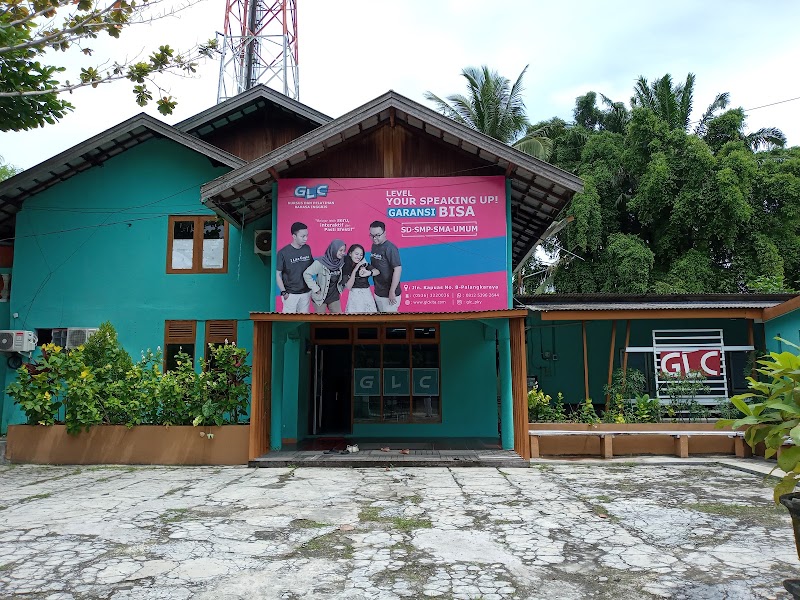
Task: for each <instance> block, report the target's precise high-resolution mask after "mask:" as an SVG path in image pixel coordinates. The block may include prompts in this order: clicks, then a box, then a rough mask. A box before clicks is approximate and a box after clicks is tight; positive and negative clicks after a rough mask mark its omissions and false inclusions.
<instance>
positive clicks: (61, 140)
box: [0, 0, 800, 168]
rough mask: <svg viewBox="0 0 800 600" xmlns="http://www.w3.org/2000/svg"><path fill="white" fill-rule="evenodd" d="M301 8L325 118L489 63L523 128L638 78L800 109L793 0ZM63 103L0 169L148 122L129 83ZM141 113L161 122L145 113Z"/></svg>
mask: <svg viewBox="0 0 800 600" xmlns="http://www.w3.org/2000/svg"><path fill="white" fill-rule="evenodd" d="M298 7H299V8H298V10H299V19H298V22H299V44H300V51H299V54H300V61H299V62H300V100H301V102H303V103H304V104H307V105H309V106H311V107H312V108H315V109H317V110H319V111H321V112H323V113H326V114H328V115H330V116H332V117H337V116H340V115H342V114H344V113H345V112H348V111H350V110H352V109H353V108H355V107H357V106H359V105H361V104H363V103H365V102H368V101H369V100H371V99H373V98H375V97H376V96H378V95H380V94H382V93H384V92H386V91H387V90H389V89H393V90H395V91H397V92H399V93H401V94H404V95H405V96H408V97H409V98H411V99H413V100H416V101H419V102H422V103H425V101H424V99H423V93H424V92H425V91H426V90H431V91H433V92H435V93H437V94H439V95H440V96H445V95H448V94H450V93H453V92H460V91H463V90H464V87H465V86H464V79H463V78H462V77H461V76H460V72H461V69H462V68H463V67H465V66H480V65H484V64H485V65H488V66H489V67H491V68H493V69H495V70H497V71H499V72H500V73H501V74H503V75H505V76H506V77H508V78H509V79H511V80H514V79H515V78H516V77H517V75H518V74H519V73H520V71H521V70H522V69H523V68H524V67H525V65H530V67H529V68H528V73H527V75H526V77H525V80H524V82H525V92H524V98H525V104H526V107H527V110H528V115H529V117H530V118H531V120H532V121H537V120H540V119H546V118H549V117H553V116H558V117H561V118H563V119H565V120H568V121H569V120H570V119H571V117H572V108H573V106H574V101H575V97H576V96H578V95H581V94H584V93H586V92H587V91H589V90H593V91H596V92H602V93H604V94H606V95H607V96H609V97H611V98H612V99H614V100H622V101H625V102H626V104H627V103H628V101H629V99H630V96H631V91H632V89H633V85H634V82H635V80H636V79H637V77H638V76H639V75H644V76H645V77H646V78H647V79H649V80H652V79H654V78H656V77H660V76H661V75H663V74H665V73H671V74H672V76H673V79H674V80H676V81H683V80H685V78H686V74H687V73H688V72H693V73H695V74H696V76H697V82H696V89H695V96H694V97H695V103H694V109H695V117H699V115H700V114H701V113H702V112H703V111H704V110H705V108H706V107H707V105H708V104H709V103H710V102H711V101H712V100H713V98H714V96H715V94H717V93H719V92H724V91H727V92H730V94H731V101H732V105H733V106H741V107H743V108H745V109H752V108H756V107H760V106H763V105H766V104H771V103H775V102H780V101H784V100H788V99H791V98H797V97H800V81H798V69H797V65H800V42H799V41H798V38H797V31H798V27H799V26H800V2H796V1H794V0H762V1H760V2H757V1H755V0H753V1H747V0H725V1H723V0H713V1H706V2H697V1H696V0H672V1H671V2H642V1H641V0H635V1H629V2H613V1H611V2H597V1H596V0H581V1H578V0H561V1H559V2H552V1H542V0H537V1H535V2H534V1H526V0H506V1H505V2H487V1H486V0H481V1H478V0H424V1H423V0H393V1H388V0H339V1H336V2H334V1H332V0H298ZM224 11H225V1H224V0H202V1H201V2H200V3H199V4H197V5H196V6H193V7H192V8H190V9H188V10H186V11H183V12H182V13H181V14H180V17H179V18H175V17H173V18H170V19H167V20H163V21H161V22H160V23H158V24H154V25H149V26H146V27H138V28H132V29H130V30H129V31H127V32H126V34H125V35H124V38H123V40H121V41H112V40H98V41H97V42H96V43H93V44H91V46H92V47H93V48H94V49H95V55H94V56H95V58H97V57H100V58H104V57H106V56H108V57H110V58H115V59H122V58H124V57H125V56H126V55H127V56H133V55H135V54H137V53H138V52H141V51H142V50H143V49H149V48H152V47H154V46H157V45H158V44H162V43H169V44H170V45H172V46H173V47H176V48H183V47H188V46H191V45H192V44H194V43H195V42H197V41H203V40H206V39H208V38H212V37H214V35H215V32H217V31H221V30H222V24H223V18H224ZM58 59H59V60H62V61H69V57H68V56H65V55H60V56H59V57H58ZM64 64H66V65H68V64H70V63H69V62H65V63H64ZM83 64H87V63H83ZM198 73H199V76H198V77H196V78H194V79H178V78H171V79H169V80H167V81H166V84H167V86H168V87H169V91H170V93H171V94H172V95H173V96H175V97H176V98H177V100H178V107H177V109H176V111H175V113H174V114H173V115H171V116H169V117H166V118H163V120H165V121H166V122H167V123H170V124H174V123H177V122H178V121H181V120H183V119H185V118H187V117H190V116H192V115H194V114H196V113H198V112H200V111H201V110H204V109H206V108H209V107H211V106H213V105H214V103H215V102H216V95H217V81H218V76H219V64H218V62H217V61H207V62H206V63H205V64H203V65H202V66H201V68H200V70H199V71H198ZM66 77H67V76H65V78H66ZM74 79H75V77H74V75H73V80H74ZM70 100H71V101H72V103H73V104H74V105H75V106H76V109H75V111H74V112H72V113H70V114H69V115H68V116H67V117H65V118H64V119H62V120H61V121H60V122H59V123H57V124H56V125H48V126H47V127H45V128H44V129H36V130H32V131H27V132H15V133H0V156H2V157H3V158H4V159H5V161H6V162H9V163H11V164H13V165H16V166H18V167H22V168H29V167H32V166H34V165H36V164H38V163H40V162H42V161H44V160H46V159H48V158H50V157H51V156H54V155H56V154H58V153H59V152H61V151H63V150H66V149H68V148H70V147H71V146H73V145H75V144H78V143H79V142H81V141H83V140H85V139H87V138H89V137H91V136H93V135H95V134H97V133H100V132H102V131H104V130H105V129H107V128H109V127H112V126H113V125H116V124H117V123H119V122H121V121H124V120H125V119H128V118H129V117H131V116H133V115H135V114H137V113H139V112H141V111H142V110H143V109H141V108H139V107H138V106H137V105H136V104H135V102H134V101H133V99H132V93H131V92H130V85H129V84H128V82H118V83H114V84H109V85H106V86H101V87H99V88H97V89H87V90H81V91H78V92H75V93H74V94H72V96H71V97H70ZM144 110H145V111H146V112H148V113H150V114H153V115H155V116H158V113H157V111H156V109H155V105H154V104H151V105H150V106H148V107H147V108H146V109H144ZM798 111H800V100H794V101H791V102H784V103H782V104H777V105H775V106H770V107H767V108H760V109H757V110H752V111H750V112H748V121H747V127H748V129H750V130H755V129H758V128H760V127H766V126H776V127H779V128H780V129H782V130H783V132H784V133H785V134H786V136H787V137H788V140H789V144H790V145H797V144H800V120H799V119H798V118H797V115H798ZM160 118H161V117H160Z"/></svg>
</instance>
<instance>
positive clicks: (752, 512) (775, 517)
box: [683, 502, 788, 522]
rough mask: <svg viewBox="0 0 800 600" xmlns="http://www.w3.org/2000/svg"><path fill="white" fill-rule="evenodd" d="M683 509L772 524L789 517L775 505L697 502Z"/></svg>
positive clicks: (784, 510)
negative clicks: (766, 521) (764, 521)
mask: <svg viewBox="0 0 800 600" xmlns="http://www.w3.org/2000/svg"><path fill="white" fill-rule="evenodd" d="M683 508H688V509H690V510H696V511H697V512H702V513H706V514H707V515H716V516H720V517H733V518H735V519H755V520H765V519H766V520H769V521H770V522H774V521H784V520H785V519H786V517H787V515H788V513H787V512H786V509H784V508H783V507H782V506H775V505H774V504H769V505H763V504H761V505H752V504H725V503H723V502H695V503H692V504H684V505H683Z"/></svg>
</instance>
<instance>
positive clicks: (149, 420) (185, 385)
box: [7, 323, 250, 433]
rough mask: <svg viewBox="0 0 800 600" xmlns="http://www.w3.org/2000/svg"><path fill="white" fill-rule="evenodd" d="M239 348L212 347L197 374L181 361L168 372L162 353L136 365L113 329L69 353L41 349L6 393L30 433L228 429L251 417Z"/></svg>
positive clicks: (47, 347) (181, 356)
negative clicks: (39, 429)
mask: <svg viewBox="0 0 800 600" xmlns="http://www.w3.org/2000/svg"><path fill="white" fill-rule="evenodd" d="M246 358H247V351H246V350H245V349H244V348H240V347H237V346H236V345H235V344H224V345H217V346H215V345H211V346H210V358H209V360H208V361H205V360H202V361H201V367H202V370H201V371H200V373H196V372H195V369H194V365H193V364H192V359H191V358H190V357H189V356H188V355H186V354H183V353H181V354H178V356H177V361H176V362H177V367H176V368H175V369H174V370H171V371H168V372H166V373H164V372H162V370H161V364H162V356H161V350H160V349H159V350H157V351H156V352H152V351H150V350H147V351H146V352H143V353H142V356H141V359H140V360H139V361H136V362H134V361H133V360H132V359H131V357H130V355H129V354H128V353H127V352H126V351H125V350H124V349H123V348H122V346H121V345H120V343H119V340H118V339H117V333H116V331H115V330H114V327H113V326H112V325H111V324H110V323H103V324H102V325H101V326H100V329H99V331H98V332H97V333H96V334H94V335H93V336H92V337H91V338H89V340H88V341H87V342H86V344H85V345H83V346H81V347H79V348H75V349H73V350H69V351H67V350H65V349H63V348H61V347H59V346H55V345H53V344H45V345H44V346H42V351H41V355H40V356H39V357H38V358H37V359H36V360H35V361H33V362H31V363H27V364H24V365H23V366H22V367H20V368H19V369H18V370H17V380H16V381H15V382H13V383H11V384H10V385H9V386H8V389H7V393H8V395H9V396H10V397H11V398H13V400H14V402H15V403H16V404H17V405H19V407H20V408H21V409H22V410H23V412H24V413H25V415H26V417H27V421H28V424H29V425H53V424H55V423H58V422H63V423H65V424H66V427H67V431H68V432H70V433H78V432H80V431H82V430H84V429H88V428H89V427H91V426H92V425H100V424H108V425H127V426H129V427H132V426H134V425H142V424H148V425H223V424H226V423H238V422H240V421H241V420H242V419H243V418H245V417H246V416H247V407H248V404H249V398H250V386H249V383H248V382H247V380H248V379H249V377H250V367H249V365H247V362H246Z"/></svg>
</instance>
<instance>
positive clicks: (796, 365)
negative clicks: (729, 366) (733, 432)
mask: <svg viewBox="0 0 800 600" xmlns="http://www.w3.org/2000/svg"><path fill="white" fill-rule="evenodd" d="M780 341H781V342H783V343H784V344H786V345H788V346H790V347H792V348H794V350H795V352H789V351H786V352H780V353H778V352H770V353H769V356H765V357H764V358H762V359H761V360H759V361H758V365H759V368H758V369H757V371H758V372H759V373H760V374H761V376H762V377H763V380H762V381H758V380H756V379H754V378H753V377H748V378H747V380H748V384H749V388H750V390H751V391H750V392H748V393H746V394H740V395H739V396H734V397H733V398H731V402H733V404H734V405H735V406H736V408H738V409H739V410H740V411H741V412H742V413H743V415H744V416H743V417H742V418H740V419H737V420H725V421H720V422H719V424H718V427H726V426H731V427H733V428H734V429H738V428H740V427H746V428H747V429H746V431H745V435H744V439H745V441H746V442H747V443H748V444H749V445H750V446H751V447H753V448H754V449H755V447H756V446H757V445H758V444H760V443H763V444H764V446H765V453H764V456H765V458H770V457H772V456H775V455H776V454H778V461H777V464H776V468H779V469H781V470H782V471H783V472H784V475H783V477H782V478H781V479H780V481H779V482H778V483H777V484H776V486H775V503H776V504H777V502H778V499H779V497H780V496H781V495H782V494H788V493H790V492H792V491H793V490H794V489H795V487H796V486H797V484H798V483H800V346H797V345H795V344H792V343H791V342H788V341H786V340H780ZM784 445H790V447H787V448H785V449H784V450H783V451H782V452H780V453H779V452H778V451H779V450H780V449H781V448H782V447H783V446H784ZM773 470H774V469H773Z"/></svg>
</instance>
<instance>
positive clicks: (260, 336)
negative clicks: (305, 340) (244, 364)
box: [248, 321, 272, 460]
mask: <svg viewBox="0 0 800 600" xmlns="http://www.w3.org/2000/svg"><path fill="white" fill-rule="evenodd" d="M271 375H272V323H270V322H269V321H255V322H254V323H253V376H252V386H251V401H250V443H249V450H248V457H249V458H248V459H249V460H253V459H255V458H258V457H259V456H262V455H263V454H266V453H267V452H269V427H270V400H271V393H270V385H271V378H272V377H271Z"/></svg>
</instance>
